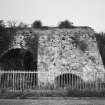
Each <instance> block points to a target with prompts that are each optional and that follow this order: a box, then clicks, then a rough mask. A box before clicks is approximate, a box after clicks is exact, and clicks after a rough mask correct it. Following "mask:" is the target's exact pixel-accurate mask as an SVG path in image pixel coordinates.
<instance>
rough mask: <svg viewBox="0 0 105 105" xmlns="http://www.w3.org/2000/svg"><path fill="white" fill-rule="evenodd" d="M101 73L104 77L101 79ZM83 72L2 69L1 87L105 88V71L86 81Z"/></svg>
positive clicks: (10, 88)
mask: <svg viewBox="0 0 105 105" xmlns="http://www.w3.org/2000/svg"><path fill="white" fill-rule="evenodd" d="M99 75H100V76H102V77H103V78H102V79H99ZM82 76H83V73H81V72H77V73H73V72H68V73H63V72H62V73H59V75H57V74H56V73H54V74H52V73H50V72H35V71H0V89H7V90H12V91H16V90H19V91H20V90H22V91H24V90H27V89H30V90H41V89H50V90H53V89H60V88H61V89H66V88H70V89H72V90H73V89H78V90H86V89H88V90H97V91H99V90H105V73H103V72H100V73H94V75H93V76H94V77H93V81H84V80H83V79H82Z"/></svg>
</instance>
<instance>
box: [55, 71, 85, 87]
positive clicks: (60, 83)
mask: <svg viewBox="0 0 105 105" xmlns="http://www.w3.org/2000/svg"><path fill="white" fill-rule="evenodd" d="M79 83H81V84H82V83H83V80H82V79H81V78H80V77H79V76H77V75H76V74H72V73H64V74H61V75H58V76H57V77H56V78H55V85H56V87H57V88H64V87H68V86H69V87H73V88H74V87H75V86H78V85H80V84H79Z"/></svg>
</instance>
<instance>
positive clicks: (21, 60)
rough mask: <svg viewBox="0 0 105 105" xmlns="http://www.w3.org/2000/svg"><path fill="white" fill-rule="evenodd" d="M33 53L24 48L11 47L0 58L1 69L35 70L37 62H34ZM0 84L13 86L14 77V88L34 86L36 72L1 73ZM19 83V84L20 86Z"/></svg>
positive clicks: (36, 80)
mask: <svg viewBox="0 0 105 105" xmlns="http://www.w3.org/2000/svg"><path fill="white" fill-rule="evenodd" d="M34 61H37V60H34V58H33V54H32V53H31V52H30V51H29V50H25V49H19V48H17V49H12V50H9V51H7V52H6V53H5V54H4V55H2V57H1V58H0V65H1V68H2V70H3V71H37V62H34ZM0 78H1V86H2V87H4V86H7V87H13V79H15V84H14V86H15V88H16V89H18V88H22V87H24V88H25V86H26V88H27V87H30V88H32V87H35V86H37V83H38V79H37V78H38V75H37V73H25V72H24V73H21V72H18V73H15V74H13V73H12V72H11V73H10V72H9V73H3V74H2V75H1V77H0ZM20 85H21V86H20Z"/></svg>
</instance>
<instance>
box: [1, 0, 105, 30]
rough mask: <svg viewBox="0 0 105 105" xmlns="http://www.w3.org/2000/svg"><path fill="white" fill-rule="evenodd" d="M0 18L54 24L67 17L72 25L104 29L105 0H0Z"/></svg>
mask: <svg viewBox="0 0 105 105" xmlns="http://www.w3.org/2000/svg"><path fill="white" fill-rule="evenodd" d="M0 19H4V20H18V21H23V22H26V23H29V24H31V23H32V22H33V21H34V20H41V21H42V23H43V25H49V26H56V25H57V24H58V23H59V22H60V21H62V20H65V19H68V20H69V21H72V22H73V23H74V25H81V26H90V27H92V28H94V29H95V30H96V31H105V0H0Z"/></svg>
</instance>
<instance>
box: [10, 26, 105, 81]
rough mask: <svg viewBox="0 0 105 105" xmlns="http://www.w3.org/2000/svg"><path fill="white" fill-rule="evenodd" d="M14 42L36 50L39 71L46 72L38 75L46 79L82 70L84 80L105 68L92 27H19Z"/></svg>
mask: <svg viewBox="0 0 105 105" xmlns="http://www.w3.org/2000/svg"><path fill="white" fill-rule="evenodd" d="M10 46H11V47H10V48H9V49H15V48H20V49H27V50H29V51H31V52H32V54H33V55H34V60H37V69H38V71H40V72H45V73H46V74H44V75H43V74H39V75H38V78H39V80H40V81H43V82H46V81H47V78H49V82H51V81H53V80H54V79H55V77H57V76H58V75H59V74H60V73H62V72H63V73H64V72H65V73H69V72H73V73H75V74H77V73H78V72H81V73H83V75H80V76H81V78H82V79H83V80H84V81H88V80H89V81H90V80H91V81H92V80H94V78H93V74H94V73H95V72H105V70H104V66H103V63H102V60H101V56H100V53H99V50H98V47H97V42H96V38H95V35H94V31H93V30H92V29H91V28H74V29H57V28H55V29H49V30H40V29H39V30H38V29H37V30H18V31H17V32H16V35H15V37H14V41H13V42H12V43H11V45H10ZM101 77H102V76H99V78H101ZM43 78H44V79H43Z"/></svg>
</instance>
